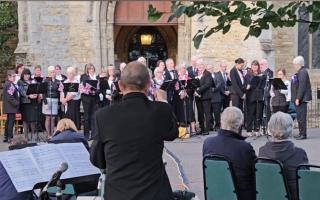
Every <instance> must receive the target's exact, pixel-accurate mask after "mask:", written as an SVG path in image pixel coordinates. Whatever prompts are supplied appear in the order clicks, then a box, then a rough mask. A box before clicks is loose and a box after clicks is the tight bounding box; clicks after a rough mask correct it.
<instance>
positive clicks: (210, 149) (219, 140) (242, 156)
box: [202, 129, 256, 200]
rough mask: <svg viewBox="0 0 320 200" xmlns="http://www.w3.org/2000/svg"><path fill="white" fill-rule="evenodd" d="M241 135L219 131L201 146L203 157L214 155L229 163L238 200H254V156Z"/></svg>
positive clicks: (251, 148)
mask: <svg viewBox="0 0 320 200" xmlns="http://www.w3.org/2000/svg"><path fill="white" fill-rule="evenodd" d="M244 139H245V138H244V137H242V136H241V135H239V134H237V133H234V132H231V131H227V130H223V129H221V130H220V131H219V132H218V135H217V136H215V137H209V138H207V139H206V140H205V141H204V144H203V151H202V153H203V156H205V155H210V154H216V155H222V156H225V157H226V158H227V159H228V160H230V161H231V163H232V167H233V169H234V172H235V178H236V186H238V189H239V200H252V199H255V195H256V191H255V181H254V161H255V159H256V154H255V151H254V149H253V147H252V146H251V144H249V143H247V142H246V141H244Z"/></svg>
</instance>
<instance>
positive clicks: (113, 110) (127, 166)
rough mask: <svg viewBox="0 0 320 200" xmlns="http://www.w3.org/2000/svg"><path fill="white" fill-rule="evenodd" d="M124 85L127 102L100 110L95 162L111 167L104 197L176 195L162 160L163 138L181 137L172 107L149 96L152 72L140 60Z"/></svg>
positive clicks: (92, 154)
mask: <svg viewBox="0 0 320 200" xmlns="http://www.w3.org/2000/svg"><path fill="white" fill-rule="evenodd" d="M119 86H120V89H121V91H122V92H123V94H124V96H123V98H122V101H121V102H120V103H118V104H115V105H111V106H109V107H104V108H102V109H100V110H98V111H97V112H96V127H97V135H96V138H94V141H93V144H92V148H91V152H90V160H91V162H92V163H93V165H95V166H97V167H98V168H100V169H105V170H106V177H108V178H107V181H106V184H105V191H106V192H105V194H104V198H105V199H108V200H134V199H152V200H163V199H166V200H173V194H172V189H171V186H170V183H169V179H168V176H167V174H166V171H165V168H164V165H163V161H162V152H163V146H164V143H163V141H164V140H166V141H171V140H174V139H175V138H177V137H178V128H177V122H176V120H175V118H174V115H173V112H172V110H171V107H170V105H169V104H166V103H163V102H152V101H149V100H148V98H147V96H146V94H147V92H148V88H149V86H150V76H149V73H148V70H147V68H146V67H145V66H144V65H143V64H141V63H139V62H136V61H134V62H131V63H129V64H128V65H127V66H126V67H125V69H124V70H123V72H122V73H121V80H120V81H119Z"/></svg>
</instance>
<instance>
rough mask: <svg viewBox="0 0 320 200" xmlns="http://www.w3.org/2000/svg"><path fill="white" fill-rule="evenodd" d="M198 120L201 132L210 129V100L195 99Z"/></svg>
mask: <svg viewBox="0 0 320 200" xmlns="http://www.w3.org/2000/svg"><path fill="white" fill-rule="evenodd" d="M197 101H198V102H197V109H198V121H199V125H200V129H201V131H202V132H209V131H210V124H211V117H212V116H211V100H210V99H208V100H197Z"/></svg>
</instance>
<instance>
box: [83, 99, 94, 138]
mask: <svg viewBox="0 0 320 200" xmlns="http://www.w3.org/2000/svg"><path fill="white" fill-rule="evenodd" d="M81 100H82V105H83V112H84V113H83V118H84V123H83V133H84V137H85V138H86V139H89V137H90V130H91V132H92V133H94V132H95V129H94V128H95V127H94V114H95V112H96V110H97V104H98V98H97V97H96V96H89V95H86V96H85V95H82V96H81Z"/></svg>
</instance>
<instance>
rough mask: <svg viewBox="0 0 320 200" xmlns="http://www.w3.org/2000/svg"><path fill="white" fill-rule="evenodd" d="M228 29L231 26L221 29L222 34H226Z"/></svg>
mask: <svg viewBox="0 0 320 200" xmlns="http://www.w3.org/2000/svg"><path fill="white" fill-rule="evenodd" d="M230 28H231V24H228V25H227V26H225V27H223V30H222V34H226V33H228V32H229V30H230Z"/></svg>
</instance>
